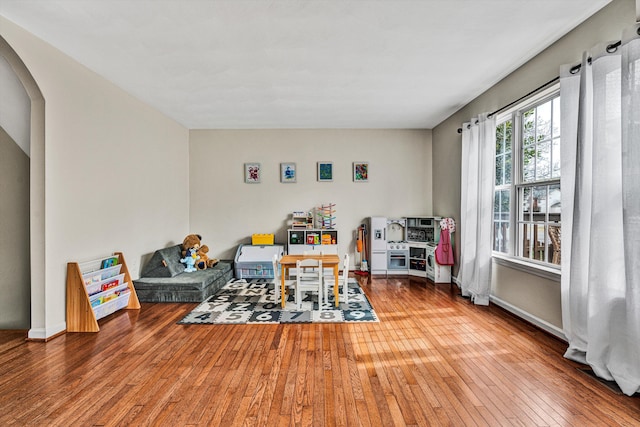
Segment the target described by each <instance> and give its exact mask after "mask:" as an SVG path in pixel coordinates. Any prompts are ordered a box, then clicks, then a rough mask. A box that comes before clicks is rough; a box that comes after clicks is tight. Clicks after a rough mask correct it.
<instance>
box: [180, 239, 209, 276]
mask: <svg viewBox="0 0 640 427" xmlns="http://www.w3.org/2000/svg"><path fill="white" fill-rule="evenodd" d="M201 240H202V236H200V235H199V234H189V235H187V237H185V238H184V240H183V241H182V256H183V257H186V256H187V251H188V250H189V249H191V248H193V249H195V251H196V255H197V256H198V257H199V259H198V262H197V263H196V267H197V268H198V269H199V270H205V269H206V268H207V267H213V266H214V265H216V264H217V263H218V260H217V259H212V258H209V256H208V255H207V252H209V247H208V246H207V245H203V244H202V242H201Z"/></svg>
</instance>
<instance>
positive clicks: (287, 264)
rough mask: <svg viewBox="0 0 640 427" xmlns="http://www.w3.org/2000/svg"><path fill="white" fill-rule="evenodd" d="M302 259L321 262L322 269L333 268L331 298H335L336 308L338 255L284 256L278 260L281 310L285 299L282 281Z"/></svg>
mask: <svg viewBox="0 0 640 427" xmlns="http://www.w3.org/2000/svg"><path fill="white" fill-rule="evenodd" d="M304 258H312V259H317V260H320V261H322V268H333V277H334V279H335V283H334V285H333V296H334V298H335V304H336V307H337V306H338V303H339V302H338V296H339V295H338V278H339V268H338V267H339V266H340V257H339V256H338V255H335V254H334V255H328V254H327V255H284V256H283V257H282V258H280V266H281V268H282V271H281V274H280V280H281V283H280V301H281V304H282V308H284V306H285V303H286V297H285V286H284V281H285V278H286V277H288V274H289V269H290V268H296V263H297V262H298V260H302V259H304Z"/></svg>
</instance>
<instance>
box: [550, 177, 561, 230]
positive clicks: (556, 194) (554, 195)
mask: <svg viewBox="0 0 640 427" xmlns="http://www.w3.org/2000/svg"><path fill="white" fill-rule="evenodd" d="M560 197H561V193H560V184H554V185H550V186H549V221H550V222H555V223H559V222H560V220H561V219H562V217H561V214H562V203H561V199H560Z"/></svg>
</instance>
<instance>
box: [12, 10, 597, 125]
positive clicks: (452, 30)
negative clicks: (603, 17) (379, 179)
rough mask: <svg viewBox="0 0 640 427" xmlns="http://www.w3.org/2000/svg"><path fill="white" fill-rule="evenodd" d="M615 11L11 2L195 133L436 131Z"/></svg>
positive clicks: (27, 20)
mask: <svg viewBox="0 0 640 427" xmlns="http://www.w3.org/2000/svg"><path fill="white" fill-rule="evenodd" d="M608 2H609V0H537V1H533V0H422V1H419V0H413V1H409V0H386V1H385V0H378V1H373V0H333V1H330V0H326V1H322V0H286V1H285V0H275V1H273V0H246V1H241V0H240V1H233V0H208V1H205V0H182V1H179V0H156V1H152V0H129V1H124V0H85V1H80V0H46V1H45V0H0V15H2V16H4V17H5V18H7V19H9V20H10V21H12V22H14V23H16V24H18V25H20V26H21V27H23V28H25V29H26V30H28V31H30V32H31V33H33V34H35V35H36V36H38V37H40V38H42V39H43V40H45V41H47V42H48V43H50V44H51V45H53V46H55V47H56V48H58V49H60V50H61V51H63V52H64V53H66V54H68V55H69V56H71V57H73V58H75V59H76V60H77V61H78V62H80V63H82V64H84V65H86V66H87V67H88V68H90V69H92V70H94V71H95V72H96V73H98V74H100V75H102V76H104V77H105V78H106V79H108V80H110V81H112V82H113V83H115V84H116V85H118V86H120V87H121V88H123V89H124V90H126V91H127V92H129V93H131V94H133V95H134V96H136V97H137V98H139V99H141V100H142V101H144V102H146V103H148V104H150V105H152V106H154V107H155V108H157V109H158V110H160V111H162V112H164V113H165V114H166V115H168V116H170V117H172V118H174V119H175V120H176V121H178V122H179V123H181V124H183V125H184V126H186V127H187V128H190V129H217V128H219V129H264V128H432V127H434V126H436V125H437V124H438V123H440V122H441V121H442V120H444V119H446V118H447V117H448V116H449V115H451V114H452V113H454V112H455V111H456V110H458V109H459V108H460V107H462V106H464V105H465V104H466V103H468V102H469V101H471V100H472V99H474V98H475V97H476V96H478V95H480V94H481V93H482V92H484V91H485V90H486V89H488V88H489V87H491V86H492V85H493V84H495V83H496V82H498V81H499V80H500V79H502V78H503V77H505V76H506V75H508V74H509V73H510V72H512V71H513V70H515V69H516V68H518V67H519V66H520V65H522V64H523V63H525V62H526V61H527V60H528V59H530V58H532V57H534V56H535V55H536V54H537V53H539V52H540V51H541V50H543V49H544V48H545V47H547V46H548V45H550V44H551V43H552V42H554V41H555V40H557V39H558V38H560V37H561V36H562V35H564V34H565V33H567V32H568V31H569V30H571V29H572V28H574V27H575V26H577V25H578V24H579V23H581V22H582V21H584V20H585V19H586V18H587V17H589V16H591V15H592V14H593V13H595V12H596V11H597V10H599V9H600V8H601V7H602V6H604V5H605V4H607V3H608Z"/></svg>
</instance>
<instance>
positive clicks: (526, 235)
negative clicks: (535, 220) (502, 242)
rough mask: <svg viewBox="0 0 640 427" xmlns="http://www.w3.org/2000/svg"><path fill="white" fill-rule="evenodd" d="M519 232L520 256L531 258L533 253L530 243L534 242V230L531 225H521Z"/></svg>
mask: <svg viewBox="0 0 640 427" xmlns="http://www.w3.org/2000/svg"><path fill="white" fill-rule="evenodd" d="M518 231H519V235H520V236H521V237H520V242H521V244H520V247H519V249H520V253H519V254H518V255H520V256H521V257H524V258H531V253H532V251H531V244H530V242H531V241H532V235H533V233H532V231H533V228H532V227H531V226H530V225H529V224H520V226H519V230H518Z"/></svg>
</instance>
